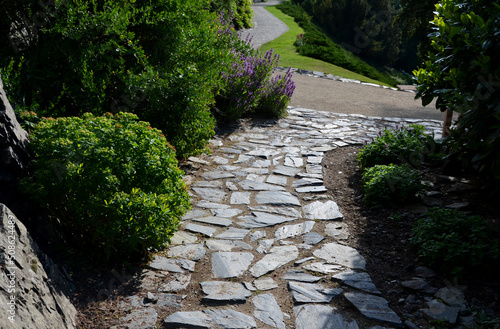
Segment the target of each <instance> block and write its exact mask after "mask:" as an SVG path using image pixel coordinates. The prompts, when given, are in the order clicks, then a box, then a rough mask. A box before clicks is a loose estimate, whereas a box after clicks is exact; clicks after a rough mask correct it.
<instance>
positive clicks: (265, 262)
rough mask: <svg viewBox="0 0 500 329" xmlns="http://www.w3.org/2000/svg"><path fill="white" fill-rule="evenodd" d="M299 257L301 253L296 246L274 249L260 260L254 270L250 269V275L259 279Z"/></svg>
mask: <svg viewBox="0 0 500 329" xmlns="http://www.w3.org/2000/svg"><path fill="white" fill-rule="evenodd" d="M298 256H299V251H298V249H297V247H295V246H279V247H273V248H272V249H271V250H270V251H269V254H267V255H265V256H264V257H263V258H262V259H261V260H259V261H258V262H257V263H256V264H255V265H254V266H253V267H252V268H250V273H251V274H252V275H253V276H254V277H256V278H258V277H260V276H262V275H264V274H266V273H268V272H270V271H273V270H275V269H276V268H278V267H281V266H283V265H285V264H287V263H288V262H291V261H293V260H294V259H297V257H298Z"/></svg>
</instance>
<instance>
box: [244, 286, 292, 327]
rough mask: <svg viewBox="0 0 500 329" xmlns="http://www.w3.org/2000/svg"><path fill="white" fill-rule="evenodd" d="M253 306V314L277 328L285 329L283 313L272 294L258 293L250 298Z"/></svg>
mask: <svg viewBox="0 0 500 329" xmlns="http://www.w3.org/2000/svg"><path fill="white" fill-rule="evenodd" d="M252 302H253V304H254V306H255V310H254V312H253V315H254V316H255V317H256V318H257V319H259V320H260V321H262V322H264V323H265V324H267V325H269V326H271V327H273V328H278V329H286V326H285V322H284V319H283V313H282V312H281V309H280V307H279V305H278V302H277V301H276V299H275V298H274V296H273V295H272V294H269V293H267V294H260V295H257V296H255V297H254V298H252Z"/></svg>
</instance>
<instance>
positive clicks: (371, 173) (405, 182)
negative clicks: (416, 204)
mask: <svg viewBox="0 0 500 329" xmlns="http://www.w3.org/2000/svg"><path fill="white" fill-rule="evenodd" d="M361 183H362V186H363V190H364V191H365V196H364V199H363V200H364V201H365V202H366V203H368V204H389V203H392V202H395V203H398V202H406V201H410V200H412V199H414V198H415V196H416V194H417V193H418V192H420V191H421V190H422V189H423V188H424V186H423V185H422V184H421V183H420V179H419V173H418V172H417V171H416V170H413V169H411V168H410V167H408V166H407V165H402V166H396V165H394V164H390V165H376V166H373V167H371V168H368V169H366V170H365V171H364V173H363V176H362V178H361Z"/></svg>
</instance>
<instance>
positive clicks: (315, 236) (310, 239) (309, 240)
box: [303, 232, 325, 245]
mask: <svg viewBox="0 0 500 329" xmlns="http://www.w3.org/2000/svg"><path fill="white" fill-rule="evenodd" d="M324 238H325V237H324V236H322V235H321V234H319V233H317V232H309V233H307V234H305V235H304V237H303V241H304V243H305V244H310V245H315V244H318V243H320V242H321V241H323V239H324Z"/></svg>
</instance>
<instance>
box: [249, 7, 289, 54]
mask: <svg viewBox="0 0 500 329" xmlns="http://www.w3.org/2000/svg"><path fill="white" fill-rule="evenodd" d="M280 2H281V1H275V0H271V1H268V2H261V3H254V4H253V5H252V9H253V11H254V19H253V26H252V28H251V29H247V30H243V31H241V36H242V39H245V38H246V37H247V36H248V35H251V36H252V46H253V47H254V48H256V49H257V48H260V46H262V45H263V44H265V43H268V42H269V41H272V40H274V39H276V38H277V37H279V36H280V35H282V34H283V33H285V32H287V31H288V26H286V24H285V23H283V22H282V21H280V20H279V19H278V18H277V17H276V16H274V15H273V14H271V13H270V12H268V11H267V10H266V9H265V8H264V7H267V6H275V5H277V4H278V3H280Z"/></svg>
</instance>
